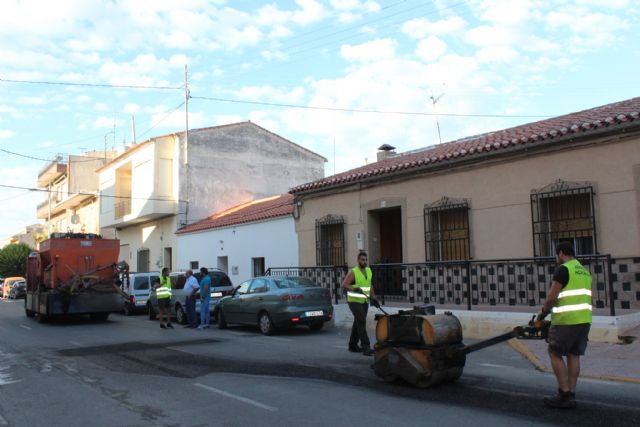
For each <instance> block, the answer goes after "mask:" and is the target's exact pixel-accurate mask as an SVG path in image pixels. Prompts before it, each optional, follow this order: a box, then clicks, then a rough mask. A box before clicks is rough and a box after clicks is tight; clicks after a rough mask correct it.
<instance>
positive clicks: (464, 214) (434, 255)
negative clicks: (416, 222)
mask: <svg viewBox="0 0 640 427" xmlns="http://www.w3.org/2000/svg"><path fill="white" fill-rule="evenodd" d="M424 230H425V235H424V241H425V253H426V258H427V259H426V260H427V261H451V260H464V259H470V258H471V245H470V239H469V237H470V232H469V203H468V202H467V201H465V200H453V199H449V198H446V197H443V198H442V199H441V200H440V201H438V202H436V203H433V204H431V205H426V206H425V207H424Z"/></svg>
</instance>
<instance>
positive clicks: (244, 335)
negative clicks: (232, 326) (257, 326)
mask: <svg viewBox="0 0 640 427" xmlns="http://www.w3.org/2000/svg"><path fill="white" fill-rule="evenodd" d="M228 333H230V334H231V335H235V336H238V337H255V336H256V335H255V334H248V333H246V332H232V331H229V332H228Z"/></svg>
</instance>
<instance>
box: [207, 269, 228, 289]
mask: <svg viewBox="0 0 640 427" xmlns="http://www.w3.org/2000/svg"><path fill="white" fill-rule="evenodd" d="M209 277H211V286H213V287H214V288H215V287H216V286H231V280H230V279H229V276H227V275H226V274H225V273H223V272H222V271H210V272H209Z"/></svg>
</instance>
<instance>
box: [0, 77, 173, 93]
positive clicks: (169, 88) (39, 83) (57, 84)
mask: <svg viewBox="0 0 640 427" xmlns="http://www.w3.org/2000/svg"><path fill="white" fill-rule="evenodd" d="M0 82H4V83H24V84H34V85H56V86H88V87H106V88H117V89H157V90H182V87H173V86H142V85H114V84H107V83H71V82H52V81H46V80H17V79H3V78H2V77H0Z"/></svg>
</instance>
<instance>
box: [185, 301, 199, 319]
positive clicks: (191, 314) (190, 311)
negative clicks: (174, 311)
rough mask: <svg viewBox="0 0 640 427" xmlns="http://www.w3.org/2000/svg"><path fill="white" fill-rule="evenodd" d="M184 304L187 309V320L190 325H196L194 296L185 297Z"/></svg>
mask: <svg viewBox="0 0 640 427" xmlns="http://www.w3.org/2000/svg"><path fill="white" fill-rule="evenodd" d="M184 306H185V307H186V309H187V321H188V322H189V324H190V325H191V326H194V327H195V326H198V322H197V320H198V319H197V318H196V298H195V297H189V296H188V297H187V299H186V300H185V302H184Z"/></svg>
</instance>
